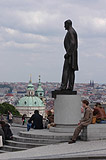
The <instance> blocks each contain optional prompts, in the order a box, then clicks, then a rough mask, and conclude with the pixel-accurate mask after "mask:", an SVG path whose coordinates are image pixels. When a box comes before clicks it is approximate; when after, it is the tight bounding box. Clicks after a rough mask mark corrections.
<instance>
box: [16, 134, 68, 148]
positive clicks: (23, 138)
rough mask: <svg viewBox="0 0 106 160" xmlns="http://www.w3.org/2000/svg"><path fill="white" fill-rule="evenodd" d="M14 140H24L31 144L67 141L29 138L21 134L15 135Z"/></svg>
mask: <svg viewBox="0 0 106 160" xmlns="http://www.w3.org/2000/svg"><path fill="white" fill-rule="evenodd" d="M13 141H17V142H23V143H30V144H34V145H36V144H37V145H38V144H39V145H41V146H42V145H48V144H56V143H61V142H65V141H63V140H61V141H60V140H55V139H49V137H48V139H37V138H27V137H25V136H23V137H20V136H14V137H13Z"/></svg>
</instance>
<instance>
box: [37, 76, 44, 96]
mask: <svg viewBox="0 0 106 160" xmlns="http://www.w3.org/2000/svg"><path fill="white" fill-rule="evenodd" d="M35 94H36V96H38V97H44V90H43V88H42V86H41V76H40V75H39V83H38V88H37V90H36V92H35Z"/></svg>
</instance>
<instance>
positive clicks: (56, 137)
mask: <svg viewBox="0 0 106 160" xmlns="http://www.w3.org/2000/svg"><path fill="white" fill-rule="evenodd" d="M19 136H20V137H27V138H34V139H40V140H41V139H43V140H44V139H45V140H57V141H63V142H64V141H67V140H69V139H70V138H71V137H72V135H44V134H43V133H42V135H41V134H40V135H39V134H31V133H29V132H19Z"/></svg>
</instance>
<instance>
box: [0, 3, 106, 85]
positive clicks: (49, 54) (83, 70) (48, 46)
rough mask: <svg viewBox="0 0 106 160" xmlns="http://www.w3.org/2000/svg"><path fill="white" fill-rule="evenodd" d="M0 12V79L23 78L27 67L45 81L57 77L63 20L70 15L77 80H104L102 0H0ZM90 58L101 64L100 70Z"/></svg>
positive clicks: (105, 13) (104, 16) (105, 32)
mask: <svg viewBox="0 0 106 160" xmlns="http://www.w3.org/2000/svg"><path fill="white" fill-rule="evenodd" d="M0 15H2V16H1V17H0V59H1V62H0V64H2V68H1V69H0V72H1V79H0V81H8V80H9V81H27V77H28V75H29V73H31V72H32V74H34V75H35V74H38V75H39V74H42V78H43V80H44V81H60V77H61V72H62V65H63V55H64V53H65V50H64V47H63V39H64V35H65V33H66V32H65V31H64V28H63V22H64V21H65V20H66V19H69V18H70V19H72V21H73V26H74V27H75V29H76V30H77V33H78V38H79V66H80V71H79V72H77V81H80V82H81V81H82V82H83V81H84V82H85V81H89V79H94V80H95V79H96V80H98V82H102V81H104V82H105V81H106V78H105V77H106V75H105V72H104V71H102V70H103V69H104V68H106V63H105V57H106V56H105V54H106V1H105V0H102V1H101V0H93V1H92V0H89V1H85V0H76V1H75V0H58V1H57V0H53V1H50V0H46V1H45V0H39V1H38V0H30V1H29V0H23V1H21V0H15V1H14V0H8V1H7V0H1V1H0ZM2 62H3V63H2ZM94 64H101V65H99V66H98V70H97V66H96V65H94ZM101 66H103V67H101ZM55 71H56V72H55ZM87 71H88V76H87ZM98 71H100V72H101V76H103V77H104V79H102V78H101V77H100V76H99V77H98ZM8 72H9V73H8ZM4 73H5V74H4ZM13 73H14V75H15V76H14V78H13V76H12V74H13ZM26 75H27V76H26ZM83 77H84V78H83ZM85 77H86V78H85Z"/></svg>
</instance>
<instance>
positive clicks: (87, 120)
mask: <svg viewBox="0 0 106 160" xmlns="http://www.w3.org/2000/svg"><path fill="white" fill-rule="evenodd" d="M82 107H83V108H84V109H85V113H84V117H83V118H82V119H81V120H80V122H79V124H78V127H77V128H76V129H75V131H74V134H73V136H72V139H71V140H70V141H69V142H68V143H69V144H71V143H75V142H76V140H77V137H78V135H79V133H80V132H81V130H82V129H83V128H84V127H87V126H88V125H89V124H91V122H92V118H93V111H92V109H91V108H90V107H89V102H88V101H87V100H83V101H82Z"/></svg>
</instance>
